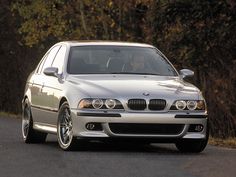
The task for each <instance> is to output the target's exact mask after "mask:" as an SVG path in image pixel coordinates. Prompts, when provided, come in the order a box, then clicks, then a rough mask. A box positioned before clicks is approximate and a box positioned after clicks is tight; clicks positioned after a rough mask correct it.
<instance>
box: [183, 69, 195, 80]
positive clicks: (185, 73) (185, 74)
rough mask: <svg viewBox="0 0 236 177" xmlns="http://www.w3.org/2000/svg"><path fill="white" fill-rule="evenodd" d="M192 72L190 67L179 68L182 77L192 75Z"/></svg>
mask: <svg viewBox="0 0 236 177" xmlns="http://www.w3.org/2000/svg"><path fill="white" fill-rule="evenodd" d="M193 75H194V72H193V71H192V70H190V69H181V70H180V77H181V78H182V79H183V78H185V77H192V76H193Z"/></svg>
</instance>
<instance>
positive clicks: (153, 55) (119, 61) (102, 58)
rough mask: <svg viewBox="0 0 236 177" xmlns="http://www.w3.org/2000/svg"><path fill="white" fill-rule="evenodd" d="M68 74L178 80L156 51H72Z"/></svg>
mask: <svg viewBox="0 0 236 177" xmlns="http://www.w3.org/2000/svg"><path fill="white" fill-rule="evenodd" d="M67 72H68V73H69V74H141V75H161V76H177V73H176V71H175V70H174V68H173V67H172V66H171V65H170V64H169V63H168V62H167V61H166V59H165V58H164V57H163V56H161V54H159V53H158V51H157V50H156V49H154V48H147V47H131V46H128V47H126V46H76V47H72V48H71V50H70V54H69V60H68V66H67Z"/></svg>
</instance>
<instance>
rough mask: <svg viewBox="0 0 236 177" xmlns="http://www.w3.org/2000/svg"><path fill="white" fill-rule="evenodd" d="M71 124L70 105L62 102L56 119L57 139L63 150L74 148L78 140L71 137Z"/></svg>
mask: <svg viewBox="0 0 236 177" xmlns="http://www.w3.org/2000/svg"><path fill="white" fill-rule="evenodd" d="M72 126H73V124H72V119H71V115H70V107H69V104H68V103H67V102H64V103H63V104H62V105H61V107H60V109H59V114H58V121H57V141H58V144H59V146H60V148H61V149H63V150H64V151H71V150H75V149H76V148H77V145H78V140H77V139H76V138H75V137H73V131H72Z"/></svg>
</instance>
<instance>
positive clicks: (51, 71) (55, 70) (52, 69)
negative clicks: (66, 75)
mask: <svg viewBox="0 0 236 177" xmlns="http://www.w3.org/2000/svg"><path fill="white" fill-rule="evenodd" d="M43 73H44V74H45V75H47V76H54V77H58V68H55V67H48V68H45V69H44V70H43Z"/></svg>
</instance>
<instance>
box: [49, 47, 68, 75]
mask: <svg viewBox="0 0 236 177" xmlns="http://www.w3.org/2000/svg"><path fill="white" fill-rule="evenodd" d="M65 55H66V46H62V47H61V48H60V50H59V51H58V52H57V55H56V57H55V59H54V61H53V63H52V67H56V68H58V73H59V74H61V73H62V70H63V64H64V61H65Z"/></svg>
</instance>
